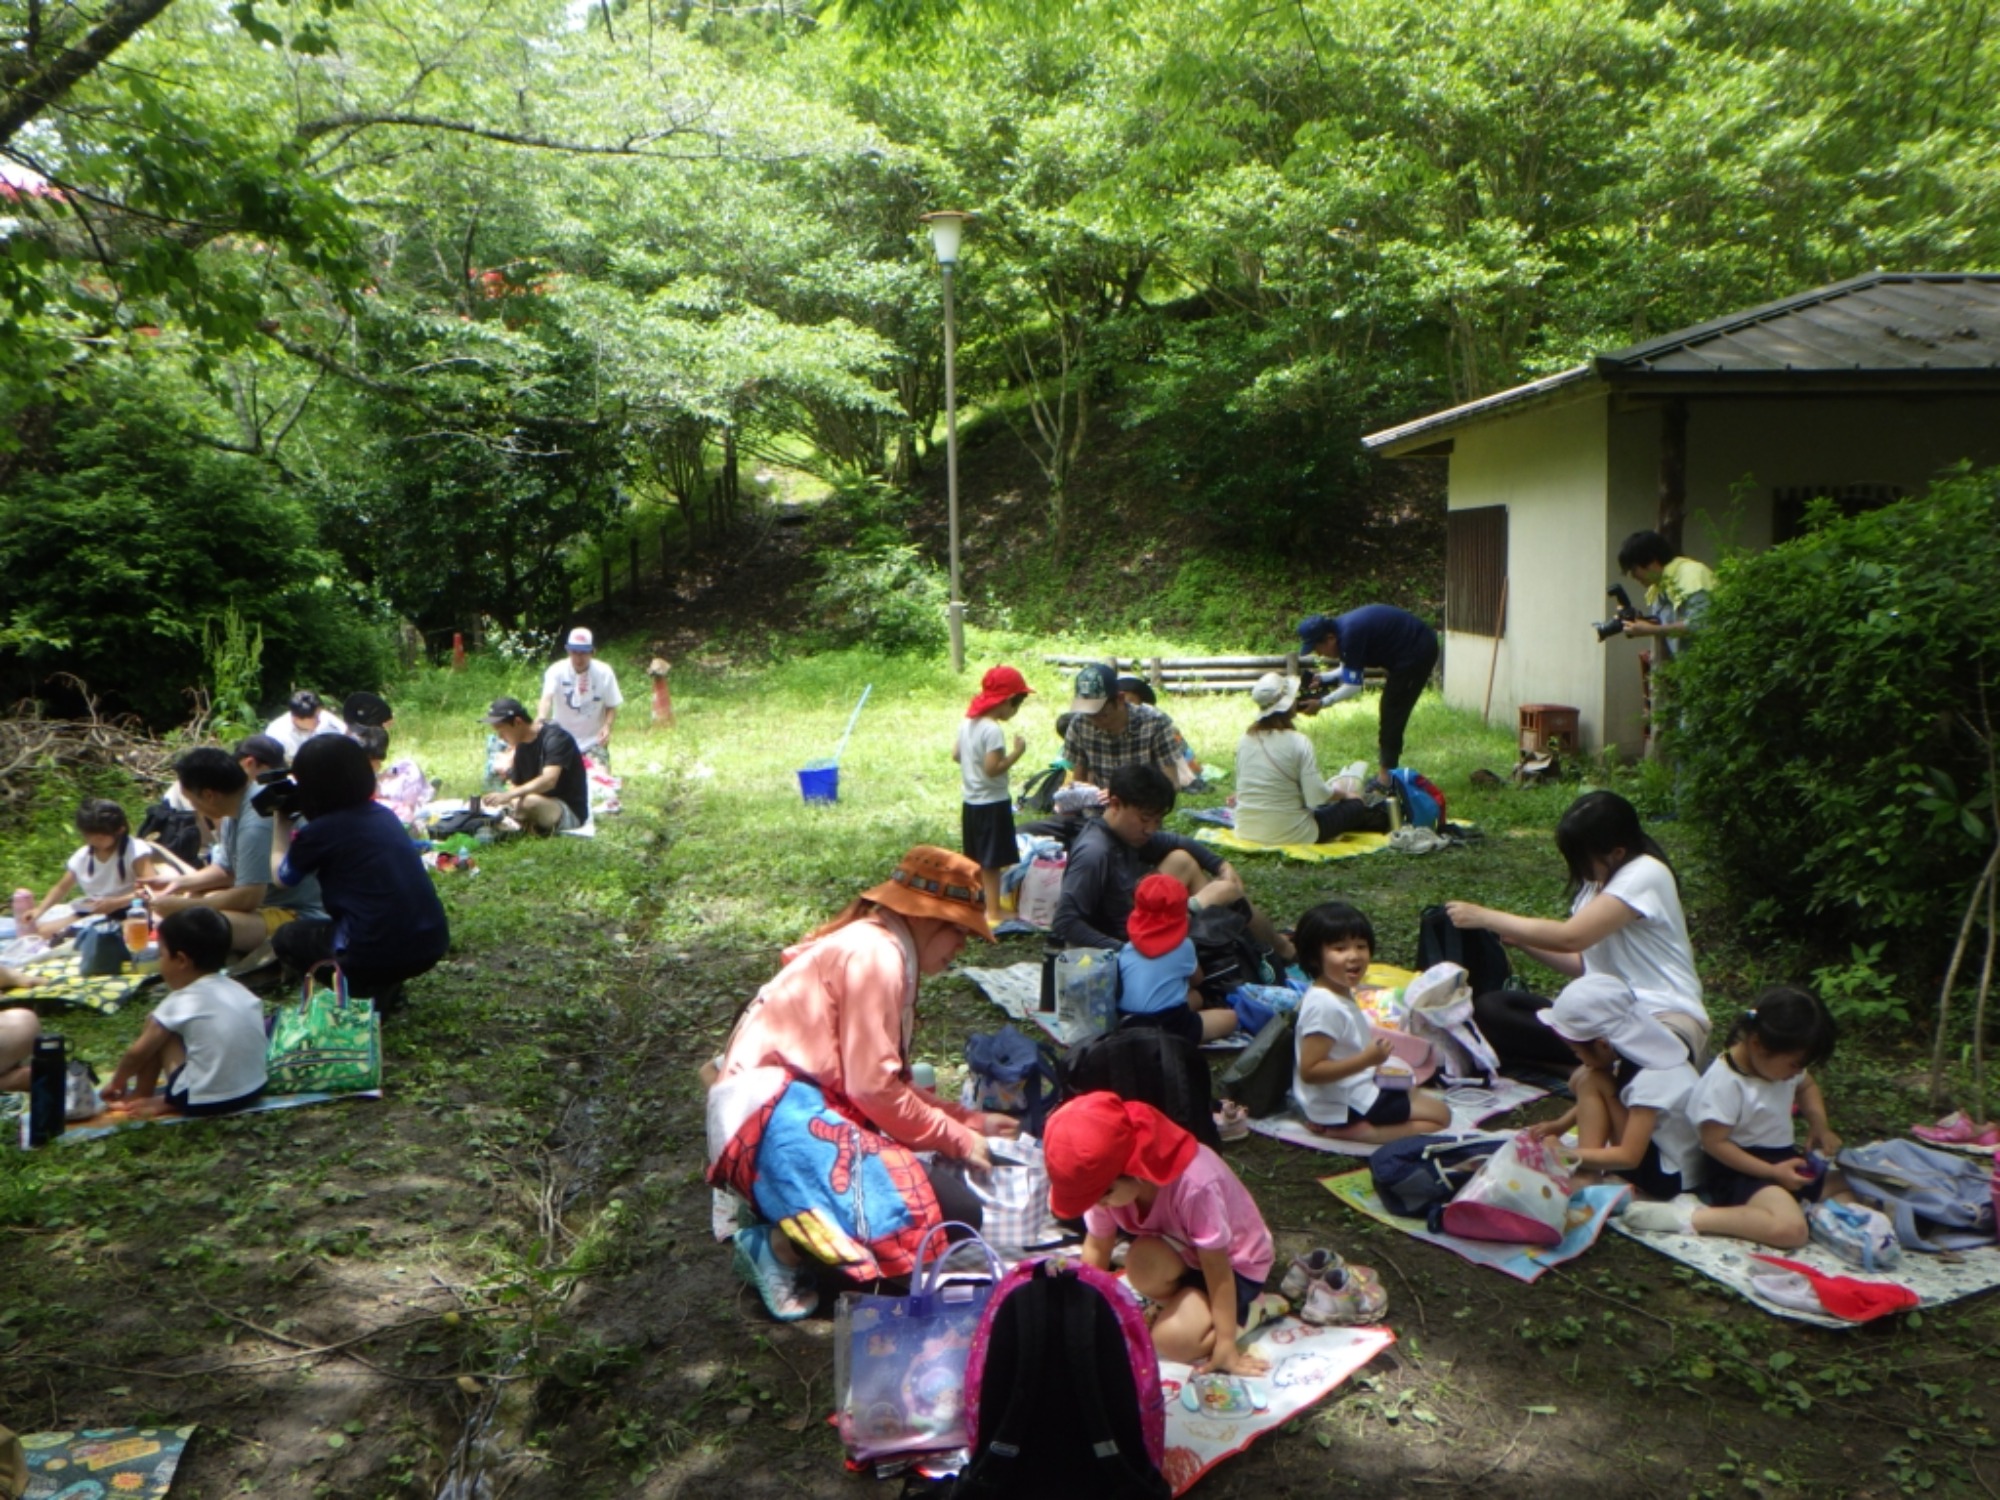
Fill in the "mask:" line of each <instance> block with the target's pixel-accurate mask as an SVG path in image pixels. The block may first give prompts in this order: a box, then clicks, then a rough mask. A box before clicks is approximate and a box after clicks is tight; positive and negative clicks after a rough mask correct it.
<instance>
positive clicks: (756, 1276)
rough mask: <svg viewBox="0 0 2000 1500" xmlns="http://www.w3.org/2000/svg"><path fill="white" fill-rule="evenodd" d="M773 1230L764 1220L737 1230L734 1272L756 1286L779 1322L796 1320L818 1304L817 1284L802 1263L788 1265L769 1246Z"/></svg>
mask: <svg viewBox="0 0 2000 1500" xmlns="http://www.w3.org/2000/svg"><path fill="white" fill-rule="evenodd" d="M776 1232H777V1231H775V1230H773V1229H772V1228H771V1227H770V1226H769V1225H765V1224H752V1225H750V1226H749V1227H748V1228H747V1229H739V1230H737V1231H736V1234H735V1241H736V1256H735V1261H736V1274H737V1275H738V1276H740V1277H742V1278H743V1279H744V1280H745V1281H747V1282H749V1283H750V1285H752V1286H754V1287H755V1288H757V1295H758V1296H760V1297H762V1298H763V1299H764V1306H765V1307H766V1308H768V1309H769V1310H770V1313H771V1316H772V1317H774V1318H776V1319H777V1320H778V1321H779V1322H781V1323H796V1322H797V1321H798V1320H799V1319H800V1318H804V1317H810V1316H811V1315H812V1313H813V1311H814V1310H815V1309H817V1308H818V1306H819V1288H818V1287H816V1286H815V1285H813V1277H812V1272H810V1271H809V1270H807V1269H806V1268H805V1267H804V1266H788V1265H786V1264H785V1263H784V1262H783V1261H781V1260H779V1259H778V1252H777V1251H775V1250H773V1249H772V1248H771V1236H772V1235H773V1234H774V1233H776Z"/></svg>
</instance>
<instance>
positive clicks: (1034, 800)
mask: <svg viewBox="0 0 2000 1500" xmlns="http://www.w3.org/2000/svg"><path fill="white" fill-rule="evenodd" d="M1068 774H1069V772H1068V771H1067V770H1065V769H1064V768H1063V767H1062V766H1050V767H1049V768H1048V769H1047V770H1046V771H1037V772H1035V774H1034V775H1032V776H1030V777H1029V778H1028V779H1027V780H1026V781H1024V782H1022V783H1021V795H1020V797H1019V798H1017V799H1016V800H1015V803H1014V806H1015V807H1016V808H1018V809H1019V810H1020V811H1022V812H1024V813H1034V814H1036V815H1037V816H1038V817H1044V818H1046V817H1047V816H1048V815H1049V814H1050V813H1052V812H1054V811H1055V810H1056V793H1057V792H1059V791H1061V790H1062V784H1063V777H1065V776H1066V775H1068Z"/></svg>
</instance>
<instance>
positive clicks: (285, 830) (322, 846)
mask: <svg viewBox="0 0 2000 1500" xmlns="http://www.w3.org/2000/svg"><path fill="white" fill-rule="evenodd" d="M292 776H293V778H294V779H295V780H296V781H297V782H298V792H297V794H296V803H295V805H294V807H293V808H292V809H290V810H287V811H282V812H279V813H278V814H277V817H276V819H275V820H274V824H273V829H272V836H271V878H272V880H273V881H275V882H276V883H277V885H279V886H280V887H287V886H295V885H297V884H298V883H299V882H300V881H302V880H312V879H317V880H318V882H319V887H320V895H321V899H322V900H323V901H325V903H326V909H327V910H328V911H329V912H331V913H332V916H331V917H330V918H327V919H323V920H306V919H301V920H299V921H297V922H291V923H288V924H286V925H285V926H284V927H282V928H280V929H279V930H278V931H277V932H276V933H275V934H274V935H273V936H272V938H271V948H272V951H273V952H275V953H276V954H277V955H278V957H279V959H280V960H281V961H283V963H284V965H285V967H286V968H287V969H290V970H291V971H292V972H293V973H296V974H303V973H307V972H309V971H310V970H311V969H313V968H314V967H315V966H316V965H319V964H322V963H325V962H326V961H327V960H328V959H332V960H333V961H334V962H335V963H337V964H339V965H340V969H341V973H342V974H343V975H345V976H346V979H347V987H348V989H349V991H350V992H351V993H353V994H356V995H367V996H369V997H371V998H373V999H375V1000H377V1001H385V1000H391V999H394V998H395V997H396V995H397V993H398V992H399V991H400V990H401V988H402V985H403V982H404V981H405V980H408V979H414V978H416V977H417V975H419V974H422V973H425V972H426V971H428V970H429V969H430V968H431V967H432V966H433V965H435V964H436V963H437V961H438V960H439V959H441V958H443V957H444V955H445V950H446V949H447V948H448V947H450V946H451V929H450V926H449V924H448V923H447V922H446V920H445V915H444V903H443V902H441V901H439V900H438V894H437V889H436V887H435V886H433V885H432V884H431V875H430V871H428V870H426V869H425V868H424V862H423V859H422V857H421V856H419V855H418V853H417V847H416V845H415V844H413V843H411V842H410V836H409V834H408V833H406V832H405V831H404V829H403V825H402V824H401V823H399V822H397V821H396V815H395V814H394V813H392V812H390V811H389V809H388V808H386V807H384V806H383V805H382V804H381V803H379V802H377V801H376V800H375V767H374V766H373V765H372V764H371V763H370V761H369V759H368V752H367V751H365V750H363V749H362V748H361V746H359V745H357V744H356V743H355V742H354V741H353V740H350V739H347V738H345V737H342V736H333V735H321V736H319V737H317V738H315V739H310V740H307V741H306V743H305V745H304V747H303V748H301V749H300V751H299V758H298V760H297V761H295V762H294V763H293V765H292ZM295 816H303V817H304V818H305V819H307V822H306V825H305V826H304V827H303V828H300V829H298V830H297V831H296V832H294V830H293V818H294V817H295Z"/></svg>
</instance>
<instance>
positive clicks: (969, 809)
mask: <svg viewBox="0 0 2000 1500" xmlns="http://www.w3.org/2000/svg"><path fill="white" fill-rule="evenodd" d="M1033 691H1034V689H1033V688H1031V687H1029V686H1028V682H1027V679H1026V678H1024V677H1023V676H1022V675H1021V674H1020V673H1019V672H1017V671H1016V670H1015V669H1014V668H1012V667H1006V666H1001V667H994V668H993V669H992V670H991V671H989V672H988V673H987V674H986V676H985V677H983V678H982V679H980V683H979V694H978V696H977V697H975V698H974V699H973V700H972V701H971V702H970V703H969V704H967V705H966V708H965V722H964V723H962V724H960V725H959V726H958V743H957V744H956V745H954V746H953V747H952V751H951V758H952V759H953V760H955V761H957V762H958V774H959V780H960V782H961V783H962V787H963V791H964V793H965V801H964V804H963V806H962V807H961V808H960V812H959V835H960V844H961V847H962V848H963V849H964V850H965V856H966V858H968V859H971V860H975V861H977V863H978V865H979V884H980V888H981V889H982V890H983V891H984V892H985V894H986V925H987V926H988V927H998V926H999V925H1000V924H1001V923H1002V922H1003V921H1005V920H1006V916H1007V914H1006V912H1004V911H1003V910H1001V907H1000V879H1001V877H1002V876H1003V875H1005V874H1006V873H1007V872H1008V871H1009V870H1011V869H1012V868H1013V867H1014V866H1015V865H1017V864H1019V863H1020V860H1021V854H1020V850H1019V849H1017V848H1016V847H1015V845H1014V806H1013V801H1012V798H1011V794H1010V793H1009V791H1008V789H1007V773H1008V772H1009V771H1010V770H1012V769H1013V766H1014V762H1015V761H1017V760H1019V759H1020V758H1021V756H1022V755H1023V754H1024V753H1025V752H1026V751H1027V748H1028V742H1027V741H1026V740H1024V739H1023V738H1022V737H1021V736H1020V735H1018V734H1017V735H1015V736H1014V748H1013V749H1012V750H1011V751H1010V750H1009V749H1008V748H1007V732H1006V731H1005V730H1004V729H1002V728H1001V727H1000V726H1001V725H1002V724H1004V723H1006V722H1007V721H1008V720H1009V719H1011V718H1013V717H1014V715H1015V714H1017V713H1019V712H1020V711H1021V705H1022V704H1023V703H1026V702H1027V701H1028V694H1030V693H1032V692H1033Z"/></svg>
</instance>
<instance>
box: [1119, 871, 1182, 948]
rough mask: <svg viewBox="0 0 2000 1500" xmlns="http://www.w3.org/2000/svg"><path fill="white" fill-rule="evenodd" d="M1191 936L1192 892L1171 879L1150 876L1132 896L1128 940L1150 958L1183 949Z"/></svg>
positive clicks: (1140, 883)
mask: <svg viewBox="0 0 2000 1500" xmlns="http://www.w3.org/2000/svg"><path fill="white" fill-rule="evenodd" d="M1187 935H1188V888H1187V887H1186V886H1184V885H1182V884H1181V883H1180V881H1178V880H1176V879H1175V878H1174V877H1173V876H1171V875H1148V876H1147V877H1146V878H1145V879H1144V880H1142V881H1140V882H1139V889H1138V890H1136V891H1135V892H1133V894H1132V916H1131V918H1130V920H1128V921H1127V922H1126V923H1125V936H1126V937H1128V938H1130V939H1131V940H1132V946H1133V947H1134V948H1137V949H1138V950H1139V952H1140V954H1141V955H1142V956H1144V957H1146V958H1158V957H1159V956H1160V955H1161V954H1162V953H1171V952H1173V950H1174V949H1176V948H1178V947H1180V945H1181V940H1182V939H1183V938H1185V937H1186V936H1187Z"/></svg>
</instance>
